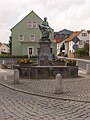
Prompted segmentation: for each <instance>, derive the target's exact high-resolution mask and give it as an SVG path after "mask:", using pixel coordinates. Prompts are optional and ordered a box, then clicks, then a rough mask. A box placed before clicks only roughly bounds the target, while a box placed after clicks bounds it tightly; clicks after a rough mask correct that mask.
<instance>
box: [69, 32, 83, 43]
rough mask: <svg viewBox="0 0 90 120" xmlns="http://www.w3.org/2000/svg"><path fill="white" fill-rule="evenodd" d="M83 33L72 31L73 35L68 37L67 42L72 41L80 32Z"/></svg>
mask: <svg viewBox="0 0 90 120" xmlns="http://www.w3.org/2000/svg"><path fill="white" fill-rule="evenodd" d="M80 33H81V31H76V32H73V33H71V35H70V36H69V37H68V38H67V42H70V41H72V40H73V39H74V38H75V37H77V36H78V35H79V34H80Z"/></svg>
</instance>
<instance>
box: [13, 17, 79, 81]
mask: <svg viewBox="0 0 90 120" xmlns="http://www.w3.org/2000/svg"><path fill="white" fill-rule="evenodd" d="M39 29H40V31H41V33H42V36H41V39H40V40H39V45H40V51H39V58H38V65H37V66H33V65H32V66H25V65H24V66H16V67H15V68H16V69H18V70H19V73H20V77H23V78H31V79H52V78H55V76H56V75H57V74H61V75H62V78H70V77H77V76H78V67H77V66H73V67H72V66H57V65H53V64H52V54H51V50H50V45H51V41H50V38H49V37H50V32H51V30H50V27H49V25H48V22H47V18H46V17H45V18H44V21H43V22H42V23H41V25H39Z"/></svg>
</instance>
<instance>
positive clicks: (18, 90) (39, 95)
mask: <svg viewBox="0 0 90 120" xmlns="http://www.w3.org/2000/svg"><path fill="white" fill-rule="evenodd" d="M0 85H2V86H4V87H7V88H9V89H11V90H14V91H17V92H22V93H25V94H30V95H34V96H38V97H46V98H51V99H60V100H68V101H75V102H86V103H90V101H88V100H80V99H79V98H78V99H73V98H65V97H56V96H52V95H44V94H37V93H34V92H28V91H25V90H20V89H17V88H14V87H11V86H9V85H6V84H4V83H1V82H0Z"/></svg>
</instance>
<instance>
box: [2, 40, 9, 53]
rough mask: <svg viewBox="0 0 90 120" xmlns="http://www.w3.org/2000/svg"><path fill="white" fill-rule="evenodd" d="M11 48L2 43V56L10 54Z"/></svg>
mask: <svg viewBox="0 0 90 120" xmlns="http://www.w3.org/2000/svg"><path fill="white" fill-rule="evenodd" d="M9 53H10V48H9V47H8V45H7V44H5V43H1V42H0V54H9Z"/></svg>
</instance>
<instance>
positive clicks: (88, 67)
mask: <svg viewBox="0 0 90 120" xmlns="http://www.w3.org/2000/svg"><path fill="white" fill-rule="evenodd" d="M86 74H90V64H87V65H86Z"/></svg>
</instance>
